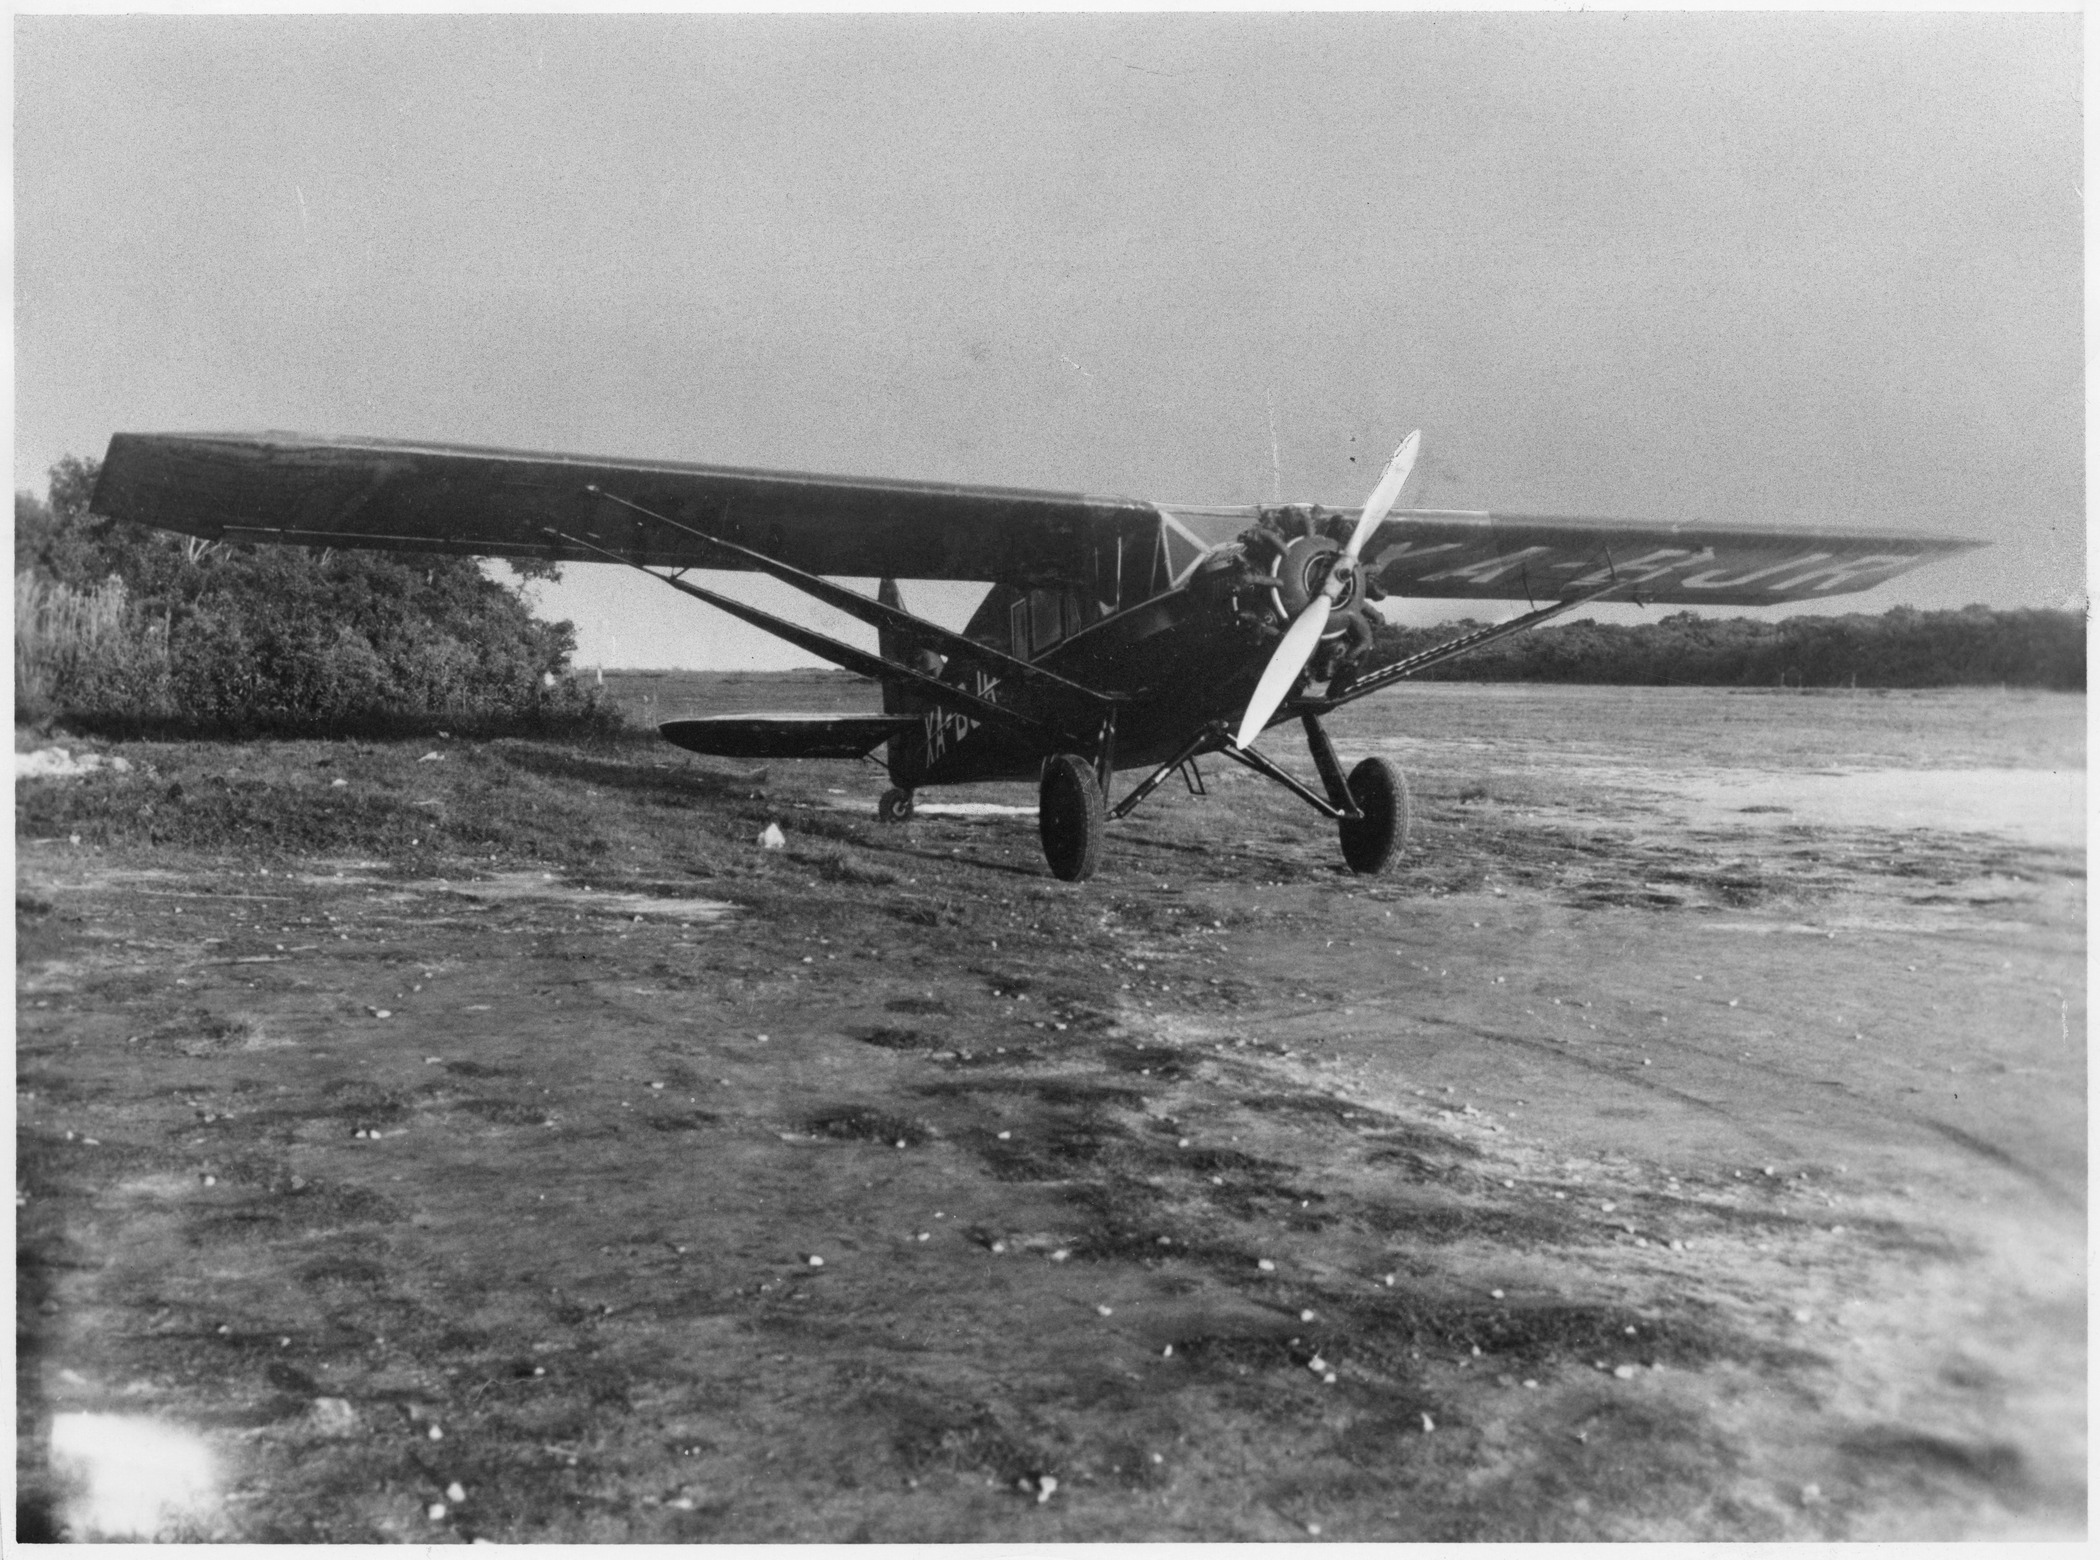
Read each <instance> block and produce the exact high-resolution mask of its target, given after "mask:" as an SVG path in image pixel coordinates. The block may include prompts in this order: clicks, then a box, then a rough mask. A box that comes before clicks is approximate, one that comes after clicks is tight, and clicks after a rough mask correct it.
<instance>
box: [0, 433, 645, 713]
mask: <svg viewBox="0 0 2100 1560" xmlns="http://www.w3.org/2000/svg"><path fill="white" fill-rule="evenodd" d="M95 470H96V468H95V466H94V463H93V462H90V461H81V460H75V459H72V458H70V457H69V458H68V459H67V460H64V461H61V462H60V463H59V464H58V465H57V466H55V467H53V468H52V473H51V490H50V499H49V501H48V502H39V501H38V500H37V499H35V498H34V497H32V496H31V495H29V494H22V493H18V494H17V495H15V567H16V619H17V636H16V645H17V652H16V653H17V661H18V667H19V666H20V664H21V663H22V661H23V656H22V647H23V644H24V640H23V638H22V630H21V626H20V625H21V623H22V622H23V620H24V612H23V603H24V601H25V599H26V600H28V601H29V602H30V604H31V605H32V606H35V607H38V608H39V611H38V612H37V613H35V614H32V622H33V626H32V630H31V639H30V643H31V646H32V649H33V650H34V651H35V652H36V653H35V654H33V655H31V656H30V657H29V658H28V672H27V680H26V681H25V680H24V677H23V675H22V674H21V673H20V672H19V670H18V675H17V680H16V713H17V718H22V717H23V716H25V715H27V716H30V717H32V718H35V717H40V716H63V717H65V718H67V719H70V720H72V721H74V722H76V723H82V724H90V725H93V724H100V725H102V726H104V727H109V726H112V725H116V726H122V727H127V728H130V729H138V728H139V727H140V726H141V725H142V724H158V725H160V726H163V727H172V728H175V729H180V730H188V731H192V732H222V733H226V734H254V733H262V732H269V733H274V734H279V735H294V734H305V735H321V736H341V735H348V734H352V733H357V734H380V733H384V732H387V731H407V730H417V729H427V728H429V727H432V726H440V725H442V726H447V727H452V728H458V729H461V730H468V731H479V732H483V733H493V732H496V731H518V730H526V731H545V730H549V729H553V728H556V727H564V728H573V727H578V726H581V727H583V728H586V729H593V730H600V731H610V730H613V729H616V728H617V727H618V726H619V725H620V724H621V722H620V717H619V714H618V712H617V710H616V709H615V708H614V706H613V705H612V704H611V703H610V702H609V701H606V700H604V699H603V698H601V697H600V696H598V695H597V694H596V693H595V691H587V690H585V689H584V688H582V687H580V686H579V685H578V684H577V683H576V682H575V681H574V680H573V679H572V678H571V677H570V676H569V657H570V655H571V654H572V652H573V651H574V648H575V631H574V629H573V628H572V627H571V625H569V624H567V623H544V622H541V621H539V620H538V619H536V618H534V617H533V616H532V612H531V608H530V606H529V604H528V603H527V602H526V601H525V599H524V597H523V595H522V594H521V593H520V592H519V591H518V589H517V588H516V586H515V585H514V584H505V583H503V582H500V581H498V580H496V579H493V578H491V577H490V576H489V575H488V574H487V573H485V572H484V571H483V569H482V567H481V565H480V564H479V563H478V562H476V561H475V560H473V559H470V558H447V557H432V556H428V555H424V554H420V553H386V552H337V551H332V550H327V549H310V548H295V547H276V546H259V545H248V544H222V543H215V542H204V541H201V540H199V539H197V538H194V537H185V536H179V535H176V534H174V533H171V532H165V531H157V530H153V529H150V528H148V527H143V526H134V525H127V524H122V523H119V522H117V521H113V520H109V519H105V518H103V517H100V516H96V515H93V514H91V513H90V512H89V511H88V507H87V506H88V501H89V498H90V496H91V495H92V494H93V491H94V480H95ZM25 592H26V598H25ZM90 646H94V647H99V648H93V649H91V648H90ZM127 646H128V648H124V647H127Z"/></svg>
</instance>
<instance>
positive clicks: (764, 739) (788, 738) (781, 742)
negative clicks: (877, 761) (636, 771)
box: [656, 715, 924, 758]
mask: <svg viewBox="0 0 2100 1560" xmlns="http://www.w3.org/2000/svg"><path fill="white" fill-rule="evenodd" d="M922 724H924V721H923V719H922V717H920V716H917V715H703V716H700V717H697V718H695V719H693V720H667V721H665V722H664V723H663V724H662V725H660V726H658V727H657V728H656V729H657V730H658V731H659V732H661V733H662V734H663V739H664V740H665V741H666V742H669V743H671V744H672V745H674V746H676V747H682V748H685V749H686V750H688V751H689V752H693V753H706V754H708V755H710V756H711V757H714V758H859V757H861V756H862V755H864V754H867V753H872V752H873V751H874V750H875V749H876V748H878V747H880V746H881V745H882V744H883V743H884V742H887V741H888V740H889V739H890V738H891V737H895V736H901V735H903V734H904V733H905V732H908V731H917V730H918V729H919V727H920V726H921V725H922Z"/></svg>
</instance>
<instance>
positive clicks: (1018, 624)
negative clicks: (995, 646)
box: [1006, 596, 1028, 660]
mask: <svg viewBox="0 0 2100 1560" xmlns="http://www.w3.org/2000/svg"><path fill="white" fill-rule="evenodd" d="M1006 622H1007V629H1008V633H1007V637H1008V639H1010V640H1011V641H1012V648H1013V653H1014V654H1015V655H1017V656H1020V657H1021V658H1022V659H1024V660H1025V659H1027V656H1028V598H1027V597H1025V596H1024V597H1022V598H1021V599H1020V600H1019V601H1017V602H1015V603H1014V604H1013V610H1012V611H1011V612H1010V613H1009V614H1008V615H1007V619H1006Z"/></svg>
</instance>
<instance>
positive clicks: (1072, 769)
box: [1036, 753, 1108, 883]
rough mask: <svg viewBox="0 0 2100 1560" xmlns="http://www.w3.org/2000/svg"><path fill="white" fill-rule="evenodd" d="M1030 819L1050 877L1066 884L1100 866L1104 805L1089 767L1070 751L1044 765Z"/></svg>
mask: <svg viewBox="0 0 2100 1560" xmlns="http://www.w3.org/2000/svg"><path fill="white" fill-rule="evenodd" d="M1036 821H1037V825H1038V827H1040V828H1041V830H1042V834H1043V859H1044V860H1046V861H1048V862H1049V863H1050V873H1051V876H1053V877H1058V878H1062V879H1063V880H1064V881H1065V882H1067V883H1084V882H1085V881H1086V880H1087V879H1088V878H1090V877H1092V876H1093V875H1094V873H1095V871H1096V870H1097V869H1098V868H1099V867H1100V865H1101V842H1102V839H1103V837H1104V836H1105V835H1106V834H1107V833H1108V804H1107V802H1106V801H1105V800H1104V799H1103V797H1102V795H1101V782H1100V780H1099V779H1097V778H1096V777H1095V774H1094V766H1093V765H1092V764H1089V763H1088V762H1087V761H1086V760H1085V759H1083V758H1081V757H1080V756H1079V755H1078V754H1076V753H1060V754H1058V755H1057V756H1056V757H1055V758H1053V759H1051V760H1050V762H1049V763H1047V764H1045V765H1044V766H1043V790H1042V798H1041V801H1040V803H1039V804H1038V806H1037V809H1036Z"/></svg>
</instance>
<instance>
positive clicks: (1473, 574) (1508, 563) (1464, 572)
mask: <svg viewBox="0 0 2100 1560" xmlns="http://www.w3.org/2000/svg"><path fill="white" fill-rule="evenodd" d="M1552 550H1553V549H1552V548H1550V547H1545V546H1539V547H1520V548H1518V549H1517V550H1516V551H1515V552H1513V553H1504V554H1503V555H1502V556H1501V557H1499V558H1489V559H1487V560H1486V561H1485V562H1482V563H1468V564H1464V565H1461V566H1460V567H1458V568H1456V569H1441V570H1439V571H1438V572H1437V573H1435V574H1425V575H1424V576H1422V583H1423V584H1424V585H1427V584H1430V583H1431V582H1432V581H1435V580H1466V581H1469V582H1470V583H1472V584H1475V585H1485V584H1488V583H1489V582H1490V581H1492V580H1498V579H1500V578H1501V577H1502V576H1503V575H1505V574H1507V573H1509V571H1510V570H1512V569H1514V568H1517V567H1519V566H1521V565H1522V563H1523V562H1524V560H1525V559H1526V558H1529V557H1532V556H1533V555H1534V554H1537V553H1542V552H1551V551H1552Z"/></svg>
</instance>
